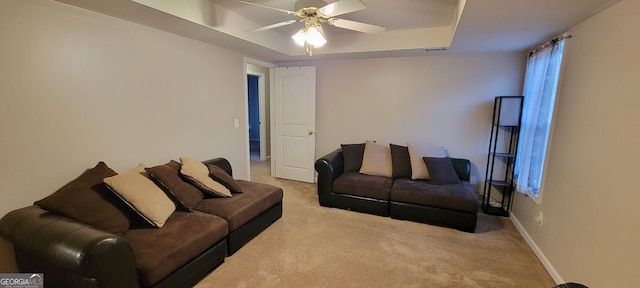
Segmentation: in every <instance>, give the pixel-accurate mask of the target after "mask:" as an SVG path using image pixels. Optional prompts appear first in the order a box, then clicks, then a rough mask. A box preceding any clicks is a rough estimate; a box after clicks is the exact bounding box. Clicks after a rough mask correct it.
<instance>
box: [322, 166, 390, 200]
mask: <svg viewBox="0 0 640 288" xmlns="http://www.w3.org/2000/svg"><path fill="white" fill-rule="evenodd" d="M391 184H393V179H391V178H390V177H385V176H376V175H366V174H361V173H358V172H348V173H344V174H342V175H340V176H339V177H338V178H336V180H335V181H333V192H334V193H337V194H347V195H354V196H361V197H367V198H373V199H378V200H389V192H390V191H391Z"/></svg>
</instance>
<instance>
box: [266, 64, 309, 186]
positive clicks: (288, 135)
mask: <svg viewBox="0 0 640 288" xmlns="http://www.w3.org/2000/svg"><path fill="white" fill-rule="evenodd" d="M273 78H274V83H273V84H274V85H273V97H272V99H273V105H274V109H273V111H274V115H273V117H272V119H273V120H274V125H273V126H272V128H273V130H274V131H272V137H273V141H272V144H273V146H274V147H273V148H274V151H273V153H272V155H271V156H272V157H271V159H272V161H271V166H272V169H271V171H272V174H273V176H275V177H278V178H285V179H291V180H297V181H303V182H309V183H313V182H314V175H315V173H314V169H313V165H314V160H315V151H316V141H315V140H316V135H315V129H316V67H283V68H275V69H274V77H273ZM274 154H275V155H274ZM274 156H275V157H274ZM274 159H275V161H274Z"/></svg>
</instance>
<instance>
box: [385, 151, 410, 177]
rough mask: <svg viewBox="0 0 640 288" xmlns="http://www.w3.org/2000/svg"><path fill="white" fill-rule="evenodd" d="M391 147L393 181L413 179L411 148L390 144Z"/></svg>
mask: <svg viewBox="0 0 640 288" xmlns="http://www.w3.org/2000/svg"><path fill="white" fill-rule="evenodd" d="M389 147H391V166H393V174H392V175H391V177H392V178H393V179H397V178H411V158H410V157H409V147H407V146H400V145H395V144H389Z"/></svg>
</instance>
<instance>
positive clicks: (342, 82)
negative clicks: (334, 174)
mask: <svg viewBox="0 0 640 288" xmlns="http://www.w3.org/2000/svg"><path fill="white" fill-rule="evenodd" d="M524 64H525V59H524V54H523V53H489V54H478V55H450V56H427V57H414V58H393V59H369V60H336V61H318V62H311V61H310V62H306V63H288V64H287V65H289V66H294V65H314V66H316V67H317V87H318V88H317V99H316V102H317V120H316V121H317V138H316V139H317V143H316V144H317V146H316V157H321V156H323V155H324V154H326V153H328V152H331V151H333V150H334V149H336V148H337V147H339V145H340V144H342V143H357V142H364V141H365V140H367V139H370V140H376V141H379V142H381V143H390V142H391V143H396V144H406V143H407V142H412V143H424V144H432V145H442V146H445V147H446V148H447V149H448V150H449V153H450V154H451V155H452V156H454V157H462V158H468V159H470V160H471V161H472V163H473V165H474V174H475V175H476V176H480V177H478V179H477V180H478V181H480V180H481V178H484V170H485V163H486V157H487V156H486V153H487V149H488V147H489V146H488V143H489V138H488V136H489V133H490V129H491V126H490V123H491V120H490V119H491V113H492V109H493V99H494V97H495V96H499V95H520V94H521V93H522V92H521V91H522V79H523V78H522V77H523V76H522V75H523V73H524ZM478 174H481V175H478Z"/></svg>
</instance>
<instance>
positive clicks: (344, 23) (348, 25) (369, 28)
mask: <svg viewBox="0 0 640 288" xmlns="http://www.w3.org/2000/svg"><path fill="white" fill-rule="evenodd" d="M327 23H329V25H333V26H336V27H340V28H344V29H349V30H354V31H358V32H364V33H369V34H378V33H381V32H384V31H385V30H386V28H384V27H382V26H377V25H371V24H367V23H362V22H356V21H351V20H344V19H338V18H331V19H329V20H328V21H327Z"/></svg>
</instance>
